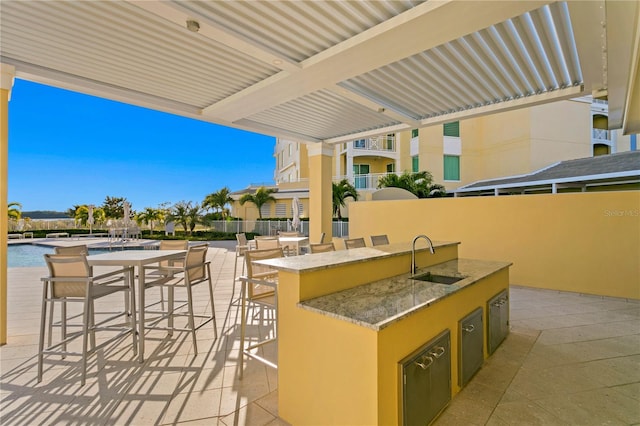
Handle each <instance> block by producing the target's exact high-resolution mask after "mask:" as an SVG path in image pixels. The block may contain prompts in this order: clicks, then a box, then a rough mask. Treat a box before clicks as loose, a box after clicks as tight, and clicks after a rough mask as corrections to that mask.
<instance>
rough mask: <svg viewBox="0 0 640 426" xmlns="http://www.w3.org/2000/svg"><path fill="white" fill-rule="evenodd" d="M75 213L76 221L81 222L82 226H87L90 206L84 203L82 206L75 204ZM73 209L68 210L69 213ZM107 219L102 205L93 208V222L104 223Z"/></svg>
mask: <svg viewBox="0 0 640 426" xmlns="http://www.w3.org/2000/svg"><path fill="white" fill-rule="evenodd" d="M74 207H75V214H74V216H73V218H74V219H75V221H76V223H80V225H82V226H87V222H88V221H89V206H87V205H86V204H83V205H81V206H74ZM70 211H71V209H69V210H67V213H69V212H70ZM104 220H105V215H104V210H103V209H102V207H94V208H93V223H102V222H104Z"/></svg>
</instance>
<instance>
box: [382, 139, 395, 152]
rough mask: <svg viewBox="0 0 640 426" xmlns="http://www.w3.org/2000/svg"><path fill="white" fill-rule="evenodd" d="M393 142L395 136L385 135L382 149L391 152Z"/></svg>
mask: <svg viewBox="0 0 640 426" xmlns="http://www.w3.org/2000/svg"><path fill="white" fill-rule="evenodd" d="M394 140H395V135H387V137H386V138H385V143H384V149H386V150H387V151H393V150H394V147H393V141H394Z"/></svg>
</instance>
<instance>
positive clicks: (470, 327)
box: [462, 324, 476, 333]
mask: <svg viewBox="0 0 640 426" xmlns="http://www.w3.org/2000/svg"><path fill="white" fill-rule="evenodd" d="M475 329H476V328H475V327H474V325H473V324H469V325H465V326H464V327H462V330H463V331H466V332H467V333H471V332H472V331H473V330H475Z"/></svg>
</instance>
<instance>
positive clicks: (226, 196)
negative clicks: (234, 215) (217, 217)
mask: <svg viewBox="0 0 640 426" xmlns="http://www.w3.org/2000/svg"><path fill="white" fill-rule="evenodd" d="M230 194H231V191H230V190H229V188H228V187H226V186H225V187H224V188H222V189H221V190H219V191H218V192H213V193H211V194H209V195H207V196H206V197H205V198H204V201H203V202H202V208H204V209H213V210H218V209H219V210H220V213H221V215H222V220H224V219H226V213H227V210H226V209H225V207H224V206H226V205H227V204H229V203H232V202H233V198H231V195H230Z"/></svg>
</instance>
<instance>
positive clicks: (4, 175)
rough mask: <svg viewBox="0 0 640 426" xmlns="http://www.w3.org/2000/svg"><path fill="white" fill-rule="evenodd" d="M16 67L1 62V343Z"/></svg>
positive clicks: (2, 338) (0, 337)
mask: <svg viewBox="0 0 640 426" xmlns="http://www.w3.org/2000/svg"><path fill="white" fill-rule="evenodd" d="M15 73H16V69H15V68H14V67H13V66H11V65H5V64H0V225H1V226H0V247H1V248H2V253H1V254H0V345H4V344H6V343H7V233H8V230H9V219H8V211H7V205H8V204H9V200H8V195H9V184H8V183H7V182H8V180H9V172H8V170H9V159H8V157H9V98H10V97H11V88H12V87H13V78H14V76H15Z"/></svg>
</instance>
